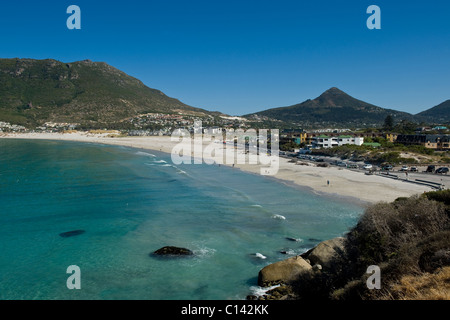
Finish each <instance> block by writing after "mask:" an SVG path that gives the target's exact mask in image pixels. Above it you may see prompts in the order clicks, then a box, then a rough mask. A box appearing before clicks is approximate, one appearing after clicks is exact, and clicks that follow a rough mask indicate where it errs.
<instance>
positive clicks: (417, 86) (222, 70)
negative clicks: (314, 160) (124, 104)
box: [0, 0, 450, 115]
mask: <svg viewBox="0 0 450 320" xmlns="http://www.w3.org/2000/svg"><path fill="white" fill-rule="evenodd" d="M72 4H75V5H78V6H79V7H80V8H81V27H82V29H81V30H69V29H67V27H66V20H67V18H68V17H69V15H68V14H67V13H66V9H67V7H68V6H69V5H72ZM372 4H375V5H378V6H379V7H380V8H381V30H369V29H368V28H367V27H366V20H367V18H368V17H369V14H367V13H366V9H367V7H368V6H370V5H372ZM449 16H450V1H446V0H439V1H433V0H431V1H402V0H395V1H393V0H390V1H384V0H383V1H378V0H371V1H365V0H348V1H326V0H323V1H301V0H297V1H295V0H278V1H267V0H241V1H237V0H226V1H222V0H209V1H204V0H189V1H187V0H185V1H182V0H164V1H153V0H147V1H135V0H128V1H120V2H119V1H92V0H91V1H82V0H71V1H61V0H58V1H56V0H55V1H15V2H13V1H8V2H7V3H5V1H2V3H1V4H0V57H2V58H15V57H19V58H35V59H45V58H53V59H57V60H60V61H64V62H73V61H78V60H84V59H91V60H93V61H104V62H106V63H108V64H110V65H112V66H114V67H116V68H118V69H121V70H122V71H124V72H126V73H128V74H129V75H131V76H134V77H136V78H138V79H140V80H142V81H143V82H144V83H145V84H146V85H147V86H149V87H151V88H156V89H159V90H161V91H163V92H164V93H165V94H167V95H168V96H171V97H174V98H177V99H179V100H181V101H182V102H184V103H186V104H189V105H192V106H195V107H200V108H205V109H208V110H217V111H221V112H224V113H227V114H233V115H242V114H246V113H251V112H256V111H261V110H264V109H267V108H271V107H281V106H288V105H292V104H295V103H299V102H303V101H304V100H306V99H309V98H311V99H313V98H315V97H317V96H319V95H320V94H321V93H322V92H323V91H325V90H327V89H329V88H330V87H338V88H340V89H341V90H343V91H345V92H347V93H348V94H350V95H352V96H354V97H355V98H358V99H361V100H364V101H367V102H370V103H373V104H375V105H378V106H381V107H384V108H392V109H396V110H401V111H406V112H410V113H417V112H420V111H423V110H425V109H427V108H430V107H433V106H435V105H437V104H439V103H441V102H443V101H445V100H447V99H450V19H449Z"/></svg>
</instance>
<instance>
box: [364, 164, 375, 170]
mask: <svg viewBox="0 0 450 320" xmlns="http://www.w3.org/2000/svg"><path fill="white" fill-rule="evenodd" d="M372 168H373V166H372V165H371V164H370V163H369V164H365V165H364V166H363V169H364V170H370V169H372Z"/></svg>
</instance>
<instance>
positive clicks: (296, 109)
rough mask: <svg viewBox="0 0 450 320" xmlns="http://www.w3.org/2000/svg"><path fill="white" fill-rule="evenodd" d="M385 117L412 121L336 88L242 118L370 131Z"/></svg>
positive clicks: (402, 114)
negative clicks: (310, 98) (297, 102)
mask: <svg viewBox="0 0 450 320" xmlns="http://www.w3.org/2000/svg"><path fill="white" fill-rule="evenodd" d="M388 115H391V116H392V117H393V118H394V120H395V121H400V120H403V119H407V120H410V121H411V120H413V118H414V116H413V115H411V114H409V113H406V112H400V111H395V110H390V109H384V108H381V107H377V106H375V105H372V104H370V103H367V102H364V101H361V100H358V99H355V98H353V97H351V96H350V95H348V94H346V93H345V92H343V91H341V90H339V89H338V88H331V89H329V90H327V91H325V92H324V93H322V94H321V95H320V96H319V97H317V98H316V99H314V100H306V101H305V102H302V103H299V104H296V105H293V106H289V107H281V108H273V109H268V110H265V111H261V112H257V113H254V114H250V115H246V117H247V118H250V119H257V118H269V119H276V120H280V121H283V122H288V123H291V124H295V125H299V126H302V127H314V126H316V127H329V126H333V127H370V126H379V125H382V124H383V123H384V120H385V119H386V117H387V116H388Z"/></svg>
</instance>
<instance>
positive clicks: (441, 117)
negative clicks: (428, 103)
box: [416, 100, 450, 124]
mask: <svg viewBox="0 0 450 320" xmlns="http://www.w3.org/2000/svg"><path fill="white" fill-rule="evenodd" d="M416 116H417V117H418V118H419V119H422V120H423V121H426V122H431V123H436V124H444V123H450V100H447V101H444V102H442V103H441V104H439V105H437V106H435V107H433V108H430V109H428V110H425V111H422V112H420V113H418V114H417V115H416Z"/></svg>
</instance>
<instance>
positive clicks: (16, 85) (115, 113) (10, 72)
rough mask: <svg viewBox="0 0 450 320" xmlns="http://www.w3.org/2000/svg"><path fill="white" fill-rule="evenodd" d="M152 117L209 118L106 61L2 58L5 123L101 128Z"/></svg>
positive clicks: (0, 103) (0, 117) (0, 104)
mask: <svg viewBox="0 0 450 320" xmlns="http://www.w3.org/2000/svg"><path fill="white" fill-rule="evenodd" d="M150 112H161V113H176V112H183V113H188V114H189V113H194V114H195V113H199V114H209V112H208V111H205V110H202V109H198V108H193V107H190V106H187V105H185V104H184V103H182V102H180V101H178V100H176V99H173V98H170V97H168V96H166V95H165V94H164V93H162V92H161V91H158V90H155V89H151V88H148V87H147V86H145V85H144V84H143V83H142V82H141V81H139V80H137V79H135V78H133V77H131V76H129V75H127V74H125V73H124V72H122V71H120V70H118V69H116V68H114V67H111V66H110V65H108V64H106V63H103V62H92V61H90V60H84V61H79V62H73V63H63V62H59V61H56V60H33V59H0V121H7V122H11V123H15V124H22V125H26V126H35V125H37V124H41V123H43V122H46V121H55V122H75V123H83V124H93V125H97V126H98V125H101V124H110V123H114V122H119V121H120V120H122V119H124V118H127V117H131V116H136V115H139V114H145V113H150Z"/></svg>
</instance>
